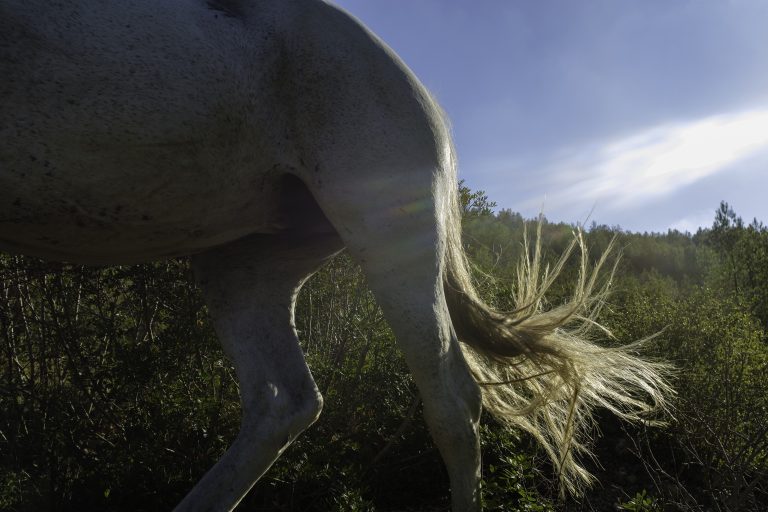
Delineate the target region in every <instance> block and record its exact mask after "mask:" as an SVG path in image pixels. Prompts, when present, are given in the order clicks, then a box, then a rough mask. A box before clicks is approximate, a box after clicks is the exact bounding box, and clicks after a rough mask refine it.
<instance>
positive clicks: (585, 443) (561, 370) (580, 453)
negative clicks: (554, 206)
mask: <svg viewBox="0 0 768 512" xmlns="http://www.w3.org/2000/svg"><path fill="white" fill-rule="evenodd" d="M454 185H456V183H455V182H454ZM457 189H458V187H457V186H455V187H454V191H453V194H452V197H453V198H452V199H451V200H449V201H448V202H449V203H453V204H450V205H446V206H450V208H446V209H447V210H450V213H449V214H448V218H447V219H446V220H447V222H446V230H447V237H446V238H447V241H446V265H445V270H444V274H443V276H444V277H443V288H444V291H445V297H446V301H447V304H448V309H449V312H450V316H451V320H452V323H453V326H454V330H455V331H456V335H457V337H458V339H459V341H460V342H462V343H460V345H461V346H462V349H463V352H464V355H465V357H466V360H467V363H468V365H469V367H470V369H471V371H472V373H473V375H474V377H475V380H476V381H477V383H478V384H479V386H480V388H481V391H482V396H483V405H484V406H485V408H486V409H487V410H488V411H489V412H490V413H491V414H492V415H493V416H495V418H496V419H497V420H498V421H499V422H500V423H502V424H504V425H505V426H508V427H513V428H514V427H516V428H521V429H523V430H525V431H527V432H529V433H530V434H531V435H532V436H533V437H534V438H535V439H537V440H538V441H539V443H540V444H541V445H542V447H543V448H544V449H545V450H546V452H547V453H548V455H549V457H550V458H551V460H552V461H553V463H554V465H555V468H556V471H557V474H558V476H559V480H560V489H561V493H564V492H565V491H568V492H570V493H572V494H577V495H578V494H580V493H581V491H582V490H583V488H584V487H585V486H586V485H588V484H590V483H592V481H593V477H592V475H591V474H590V473H589V472H588V471H587V470H586V469H585V468H584V466H583V465H582V464H581V462H580V459H582V458H584V457H585V456H586V457H588V456H590V455H591V453H590V444H591V443H590V441H591V435H592V432H593V431H594V426H595V422H594V419H593V414H594V410H595V408H597V407H604V408H606V409H608V410H610V411H612V412H613V413H615V414H616V415H618V416H619V417H621V418H623V419H626V420H631V421H645V422H649V421H650V422H652V421H651V419H650V418H652V415H651V414H650V413H652V412H653V411H664V410H666V408H667V397H668V396H669V395H670V394H672V393H673V391H672V389H671V387H670V385H669V384H668V383H667V378H666V377H667V375H668V374H669V367H668V366H667V365H665V364H664V363H661V362H653V361H651V360H648V359H643V358H641V357H639V356H638V355H637V351H638V349H639V348H641V346H642V345H643V343H644V342H645V341H647V340H648V339H650V338H646V339H645V340H640V341H638V342H634V343H632V344H629V345H625V346H620V347H618V346H611V347H604V346H601V345H598V344H596V343H595V339H596V338H598V336H596V334H599V335H600V337H602V338H607V337H610V333H609V332H608V331H607V329H605V328H604V327H602V326H601V325H600V324H599V323H598V322H597V316H598V313H599V312H600V309H601V307H602V306H603V304H604V301H605V298H606V294H607V293H608V286H609V285H610V281H611V278H612V276H613V273H614V271H615V269H616V263H614V265H613V268H611V269H608V270H607V272H606V274H607V278H605V277H601V270H603V269H604V268H605V267H606V266H608V265H607V260H608V255H609V253H610V252H611V247H612V246H613V241H612V242H611V245H610V246H609V247H608V249H607V250H606V251H605V252H604V253H603V255H602V256H601V257H600V258H599V259H598V260H597V261H596V262H595V263H594V265H590V264H589V263H588V262H589V257H588V253H587V249H586V246H585V243H584V239H583V236H582V233H581V231H580V230H575V233H574V238H573V240H572V242H571V244H570V245H569V246H568V248H567V250H566V251H565V252H564V253H563V255H562V256H561V257H560V259H559V260H558V261H557V262H556V263H555V264H554V265H553V266H552V267H551V268H550V267H542V251H541V222H539V224H538V227H537V233H536V239H535V242H534V244H533V247H531V244H530V241H529V239H528V236H527V235H526V236H524V241H523V246H524V247H523V249H524V251H523V252H524V255H523V257H522V258H521V261H520V263H519V265H518V269H517V286H516V290H515V297H514V299H515V307H514V309H513V310H512V311H499V310H497V309H494V308H493V307H491V306H489V305H488V304H486V303H485V302H484V301H483V300H482V299H481V298H480V297H479V294H478V292H477V289H476V288H475V285H474V281H473V278H472V276H471V273H470V264H469V262H468V260H467V256H466V253H465V251H464V248H463V245H462V241H461V210H460V208H459V204H458V195H457V194H456V190H457ZM575 250H578V252H579V253H580V264H579V272H578V278H577V280H576V284H575V285H574V289H573V292H572V295H571V298H570V299H569V300H568V301H567V302H566V303H564V304H562V305H559V306H555V307H552V308H551V309H546V310H545V309H544V307H543V302H544V300H543V299H544V294H545V293H546V292H547V290H548V288H549V287H550V286H551V285H552V283H553V282H554V281H555V279H556V278H557V277H558V275H559V274H560V272H561V271H562V269H563V267H564V266H565V263H566V261H567V260H568V258H569V257H570V256H571V254H572V253H573V252H574V251H575ZM616 261H617V262H618V258H617V259H616Z"/></svg>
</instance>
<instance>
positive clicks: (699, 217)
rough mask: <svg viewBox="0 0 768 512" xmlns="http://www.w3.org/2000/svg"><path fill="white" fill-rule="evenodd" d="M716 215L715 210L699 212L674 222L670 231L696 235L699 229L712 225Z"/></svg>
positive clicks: (708, 209) (709, 209)
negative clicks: (674, 230)
mask: <svg viewBox="0 0 768 512" xmlns="http://www.w3.org/2000/svg"><path fill="white" fill-rule="evenodd" d="M714 217H715V213H714V209H713V208H707V209H704V210H699V211H697V212H694V213H692V214H691V215H687V216H685V217H683V218H682V219H678V220H677V221H675V222H673V223H672V225H671V226H669V227H670V229H676V230H677V231H680V232H681V233H685V232H688V233H695V232H696V231H697V230H698V229H699V228H703V227H707V226H711V225H712V219H714Z"/></svg>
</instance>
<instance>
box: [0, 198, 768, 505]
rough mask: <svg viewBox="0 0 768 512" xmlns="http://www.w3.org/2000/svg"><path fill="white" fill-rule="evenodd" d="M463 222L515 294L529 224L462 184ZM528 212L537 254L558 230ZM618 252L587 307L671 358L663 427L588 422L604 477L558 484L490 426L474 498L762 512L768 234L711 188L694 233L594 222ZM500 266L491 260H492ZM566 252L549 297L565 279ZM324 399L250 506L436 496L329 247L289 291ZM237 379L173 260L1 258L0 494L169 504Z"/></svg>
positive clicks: (36, 501) (387, 348)
mask: <svg viewBox="0 0 768 512" xmlns="http://www.w3.org/2000/svg"><path fill="white" fill-rule="evenodd" d="M462 197H463V199H464V204H465V214H466V225H465V233H466V236H465V239H466V245H467V249H468V250H469V251H470V253H471V254H472V257H473V261H475V263H476V265H477V270H478V272H477V278H478V281H479V283H480V285H481V289H482V291H483V293H484V294H485V295H486V297H487V298H488V300H489V301H491V302H493V303H495V304H496V305H498V306H499V307H505V306H509V305H510V304H509V301H510V296H511V293H510V290H511V288H510V287H511V286H512V284H511V283H512V282H513V279H512V277H513V276H514V273H515V265H516V261H517V259H518V257H519V256H520V253H521V250H522V248H521V244H520V242H521V240H522V236H523V230H524V222H523V219H522V217H520V215H518V214H515V213H512V212H509V211H505V210H502V211H501V212H500V213H498V214H493V213H492V208H493V207H494V206H495V205H493V204H492V203H489V202H488V200H487V198H486V197H485V195H484V194H483V193H482V192H471V191H469V190H468V189H463V190H462ZM543 222H544V226H543V228H544V229H543V237H544V242H545V245H546V247H547V251H548V254H549V257H550V258H555V257H556V256H557V255H558V254H559V253H560V252H561V251H562V250H563V249H564V247H565V246H566V245H567V244H568V243H569V241H570V238H571V236H572V235H571V232H572V229H573V228H572V227H571V226H567V225H563V224H550V223H547V222H546V221H543ZM614 236H617V237H618V242H619V246H621V247H623V252H624V257H623V260H622V263H621V264H620V266H619V270H618V273H617V277H616V279H615V293H614V295H613V297H612V299H611V304H610V307H608V308H606V309H605V311H604V313H603V318H602V320H603V321H604V323H606V324H607V325H608V326H609V327H611V328H612V330H613V332H614V334H615V336H616V338H617V339H618V340H619V341H622V342H626V341H631V340H634V339H638V338H642V337H645V336H648V335H650V334H652V333H656V332H661V334H659V335H658V336H657V337H656V338H655V339H654V340H653V341H652V343H651V344H650V349H651V350H652V351H653V352H654V355H655V356H657V357H660V358H664V359H667V360H670V361H673V362H674V363H675V364H676V365H677V367H678V374H677V378H676V383H675V384H676V388H677V390H678V399H677V400H676V407H677V408H676V411H675V415H674V419H673V420H672V421H670V423H669V424H668V426H667V427H664V428H657V429H644V428H639V427H626V426H622V425H620V424H618V423H617V422H615V421H614V420H612V419H611V418H609V417H606V418H604V419H602V420H601V424H600V428H601V430H602V431H603V433H604V437H603V438H602V439H601V440H600V441H599V442H598V444H597V447H596V449H597V452H598V455H599V456H600V457H601V458H600V461H601V462H602V463H603V465H604V468H603V469H601V468H600V467H595V468H594V469H595V471H596V473H597V474H598V476H599V478H600V482H601V487H600V488H597V489H596V490H594V491H593V492H592V493H591V494H590V495H588V496H587V497H586V498H584V499H583V500H580V501H575V500H574V501H569V502H568V503H560V502H558V501H557V500H556V499H555V498H554V496H555V488H554V484H553V482H552V477H551V475H550V473H549V469H548V468H547V465H546V461H545V460H544V459H545V458H544V457H542V456H541V454H540V453H538V452H537V450H536V447H535V446H534V445H533V444H532V443H531V442H530V440H529V439H527V438H526V437H523V436H520V437H518V435H517V434H516V433H514V432H506V431H503V430H502V429H500V428H499V427H498V426H497V425H495V424H493V423H491V422H489V423H487V424H485V425H484V426H483V445H484V446H483V447H484V460H483V464H484V476H485V481H484V500H485V504H486V506H487V508H488V509H489V510H501V511H515V510H531V511H537V510H538V511H549V510H558V509H570V510H583V509H589V508H590V507H592V508H594V509H596V510H605V509H611V508H615V506H616V504H617V503H619V502H621V506H622V507H623V509H624V510H663V509H669V510H699V509H703V510H729V511H736V510H755V511H756V510H762V509H764V508H765V507H766V505H767V502H766V500H767V499H768V498H767V497H766V491H767V490H768V476H767V473H768V427H767V426H766V425H768V421H767V420H768V392H767V391H768V345H766V336H765V328H766V326H768V291H767V290H768V281H767V280H768V276H766V275H764V273H765V272H768V270H766V269H768V230H766V229H765V228H764V227H763V226H762V224H760V223H759V222H757V221H755V222H753V223H751V224H750V225H748V226H746V225H744V223H743V222H742V221H741V219H739V218H738V217H737V216H736V215H735V214H734V213H733V211H732V210H731V209H730V208H729V207H728V206H727V205H722V207H721V209H720V210H719V211H718V212H717V214H716V218H715V223H714V225H713V227H712V229H708V230H702V231H700V232H699V233H697V234H695V235H693V236H691V235H687V234H680V233H677V232H670V233H668V234H664V235H659V234H645V235H640V234H632V233H624V232H621V231H620V230H618V229H616V228H608V227H605V226H595V225H593V226H592V227H591V228H590V229H589V232H588V234H587V239H588V243H589V245H590V247H591V248H592V251H593V254H594V255H597V254H599V252H600V251H601V250H603V249H604V248H605V247H606V246H607V245H608V243H609V241H610V240H611V239H612V238H613V237H614ZM491 275H492V276H494V278H491V277H489V276H491ZM573 276H575V269H570V268H567V269H566V271H565V275H564V276H563V280H562V282H561V283H560V284H559V285H558V286H556V287H554V288H553V289H552V295H551V296H550V298H549V300H550V302H551V303H552V304H557V303H558V302H559V301H560V300H562V299H563V298H564V297H565V296H566V295H567V290H568V288H569V285H568V280H569V278H572V277H573ZM297 328H298V330H299V333H300V337H301V339H302V343H303V346H304V350H305V353H306V354H307V359H308V361H309V364H310V366H311V368H312V370H313V372H314V375H315V378H316V380H317V382H318V385H319V387H320V389H321V391H322V392H323V395H324V397H325V408H324V411H323V416H322V417H321V419H320V420H319V421H318V423H316V424H315V425H314V426H313V427H312V428H311V429H309V431H307V432H306V433H305V434H304V435H303V436H301V437H299V439H298V440H297V441H296V442H295V443H294V445H292V447H291V448H289V449H288V450H287V451H286V453H285V454H284V455H283V457H282V458H281V459H279V460H278V462H277V463H276V465H275V466H274V467H273V468H272V470H271V471H270V472H269V473H268V474H267V475H266V476H265V477H264V478H263V479H262V480H261V481H260V482H259V483H258V484H257V486H256V487H255V489H254V491H253V492H251V493H250V494H249V496H248V497H247V498H246V500H245V501H244V503H243V506H242V507H241V508H242V509H243V510H275V511H278V510H302V511H332V510H339V511H351V510H360V511H368V510H442V509H445V508H446V507H447V503H448V479H447V475H446V474H445V471H444V469H443V466H442V464H441V463H440V459H439V455H438V453H437V451H436V449H435V447H434V446H433V445H432V442H431V440H430V438H429V435H428V433H427V430H426V427H425V426H424V423H423V421H422V419H421V410H420V407H421V406H420V402H419V400H418V398H417V394H416V390H415V387H414V385H413V383H412V382H411V379H410V377H409V375H408V372H407V370H406V367H405V363H404V361H403V359H402V357H401V355H400V354H399V352H398V351H397V348H396V345H395V344H394V341H393V338H392V334H391V333H390V331H389V328H388V327H387V325H386V323H385V322H384V320H383V318H382V315H381V313H380V311H379V309H378V307H377V306H376V305H375V303H374V301H373V299H372V296H371V294H370V293H369V292H368V290H367V288H366V287H365V284H364V279H363V277H362V275H361V273H360V270H359V269H358V268H357V267H356V266H355V265H354V264H353V263H352V262H351V261H350V260H349V259H348V258H346V256H344V255H342V256H340V257H337V258H336V259H335V260H334V261H333V262H332V263H331V264H330V265H328V266H327V267H326V268H325V269H323V270H322V271H321V272H319V273H318V274H317V275H316V276H315V277H314V278H313V279H312V280H311V281H310V282H309V283H308V284H307V286H306V287H305V289H304V290H303V291H302V294H301V295H300V297H299V305H298V314H297ZM237 394H238V389H237V383H236V381H235V379H234V375H233V371H232V369H231V366H230V364H229V362H228V361H226V359H225V358H224V357H223V356H222V353H221V350H220V349H219V347H218V343H217V341H216V339H215V337H214V334H213V332H212V329H211V327H210V324H209V321H208V319H207V316H206V313H205V308H204V307H203V305H202V303H201V300H200V297H199V294H198V293H197V291H196V290H195V288H194V287H193V286H192V283H191V276H190V271H189V268H188V265H187V263H186V261H184V260H178V261H177V260H173V261H167V262H163V263H157V264H152V265H141V266H133V267H118V268H105V269H93V268H85V267H74V266H68V265H60V264H49V263H42V262H39V261H36V260H32V259H29V258H21V257H12V256H4V255H0V410H2V411H3V414H2V417H0V510H15V511H32V510H34V511H38V510H62V511H63V510H78V511H82V510H167V509H170V508H171V507H172V506H173V505H174V504H175V503H176V502H177V501H178V500H180V498H181V497H182V496H183V495H184V493H185V492H186V491H187V490H188V489H189V488H190V487H191V486H192V485H193V484H194V482H195V481H197V479H199V478H200V476H202V474H203V473H204V472H205V470H206V469H207V468H208V467H210V466H211V465H212V464H213V462H214V461H215V460H216V459H217V457H218V456H219V455H220V454H221V453H222V452H223V451H224V450H225V449H226V447H227V445H228V443H229V442H230V441H231V440H232V439H233V437H234V435H235V434H236V432H237V428H238V425H239V407H238V405H237Z"/></svg>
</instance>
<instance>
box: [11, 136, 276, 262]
mask: <svg viewBox="0 0 768 512" xmlns="http://www.w3.org/2000/svg"><path fill="white" fill-rule="evenodd" d="M194 152H195V151H194V150H192V149H191V148H190V149H189V151H188V153H194ZM125 153H126V152H123V153H121V155H120V158H110V159H103V160H99V159H95V160H96V162H93V161H91V162H89V163H90V164H91V165H93V164H94V163H97V165H96V167H86V168H85V169H86V170H88V171H91V176H92V177H93V179H92V180H91V181H90V182H86V181H85V180H83V179H82V178H80V179H77V180H68V179H67V170H68V169H72V168H75V169H78V171H80V172H78V173H77V174H78V176H82V174H83V173H82V170H83V169H84V166H83V164H82V160H78V161H77V163H75V164H74V165H73V166H72V167H67V166H63V168H62V167H60V166H59V162H60V160H62V159H59V161H57V164H56V165H54V164H49V166H50V167H53V168H54V169H55V171H52V172H50V174H48V175H47V174H46V173H45V172H43V173H41V172H40V171H41V170H40V169H32V167H33V166H32V165H26V166H21V169H22V170H21V172H20V173H18V174H15V173H14V174H12V175H11V176H10V177H12V178H14V179H13V180H9V179H8V178H9V175H7V174H5V175H3V176H2V177H3V180H1V181H2V186H1V187H0V250H5V251H10V252H16V253H25V254H30V255H34V256H39V257H43V258H47V259H58V260H68V261H76V262H83V263H129V262H134V261H146V260H151V259H157V258H162V257H169V256H177V255H184V254H190V253H194V252H197V251H200V250H203V249H205V248H208V247H212V246H215V245H218V244H222V243H225V242H228V241H231V240H235V239H237V238H240V237H242V236H245V235H248V234H251V233H274V232H278V231H280V230H281V229H282V226H281V220H280V219H281V217H280V210H279V204H278V200H277V198H278V197H279V193H276V192H277V189H278V186H279V180H277V178H276V177H275V176H276V175H274V174H273V173H271V172H258V168H255V169H254V168H253V167H250V168H249V169H248V171H247V172H245V171H243V170H238V169H236V168H232V167H228V168H221V167H200V163H199V162H190V161H189V158H186V159H185V158H183V157H182V156H181V155H180V154H179V153H178V152H173V155H174V156H172V155H171V154H167V152H164V151H161V152H153V154H152V155H151V156H152V157H153V158H151V157H150V156H149V155H147V154H146V152H143V153H144V154H143V155H133V156H135V157H136V158H137V161H136V162H135V164H137V165H140V166H141V167H138V168H137V167H133V166H130V165H128V166H126V163H127V162H126V160H131V158H130V157H129V156H126V154H125ZM89 157H90V158H88V159H87V160H94V156H93V154H91V155H89ZM119 160H122V161H121V162H118V161H119ZM171 161H174V162H173V165H170V162H171ZM34 163H37V164H38V165H39V166H43V168H45V167H44V166H45V165H46V164H45V162H39V163H38V162H34ZM104 167H108V168H110V171H111V172H109V173H105V174H106V175H107V176H106V179H102V178H104V176H102V175H100V174H99V170H100V169H101V168H104ZM137 169H139V170H137ZM145 170H150V171H151V172H143V171H145ZM41 174H42V175H41ZM150 175H152V176H150Z"/></svg>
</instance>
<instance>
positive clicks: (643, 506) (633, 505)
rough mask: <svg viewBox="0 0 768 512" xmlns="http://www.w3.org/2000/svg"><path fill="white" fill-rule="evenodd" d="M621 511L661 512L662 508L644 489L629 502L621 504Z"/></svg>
mask: <svg viewBox="0 0 768 512" xmlns="http://www.w3.org/2000/svg"><path fill="white" fill-rule="evenodd" d="M619 510H630V511H631V512H660V511H661V510H662V508H661V507H660V506H659V503H658V501H657V500H656V499H654V498H652V497H651V496H650V495H649V494H648V491H646V490H645V489H643V490H642V491H640V492H638V493H637V494H635V495H634V496H633V497H632V498H631V499H630V500H629V501H625V502H622V503H619Z"/></svg>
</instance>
